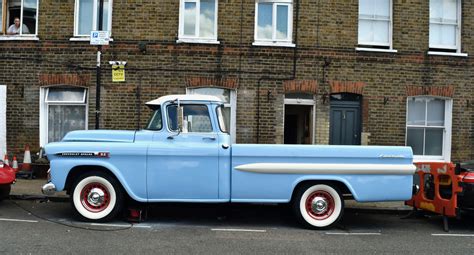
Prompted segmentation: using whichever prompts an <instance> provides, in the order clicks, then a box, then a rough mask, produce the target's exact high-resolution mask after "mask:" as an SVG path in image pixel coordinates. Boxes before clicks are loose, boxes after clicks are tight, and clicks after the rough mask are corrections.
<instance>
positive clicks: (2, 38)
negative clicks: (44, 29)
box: [0, 35, 39, 41]
mask: <svg viewBox="0 0 474 255" xmlns="http://www.w3.org/2000/svg"><path fill="white" fill-rule="evenodd" d="M0 41H39V38H38V37H36V36H8V35H5V36H0Z"/></svg>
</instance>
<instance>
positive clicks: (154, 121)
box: [146, 107, 163, 131]
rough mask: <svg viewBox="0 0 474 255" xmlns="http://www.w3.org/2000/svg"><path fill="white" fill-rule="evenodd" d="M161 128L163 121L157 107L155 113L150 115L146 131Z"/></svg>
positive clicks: (159, 108)
mask: <svg viewBox="0 0 474 255" xmlns="http://www.w3.org/2000/svg"><path fill="white" fill-rule="evenodd" d="M162 127H163V120H162V117H161V107H158V108H157V109H156V110H155V112H154V113H153V114H152V115H151V118H150V120H149V121H148V125H147V126H146V129H148V130H155V131H158V130H161V128H162Z"/></svg>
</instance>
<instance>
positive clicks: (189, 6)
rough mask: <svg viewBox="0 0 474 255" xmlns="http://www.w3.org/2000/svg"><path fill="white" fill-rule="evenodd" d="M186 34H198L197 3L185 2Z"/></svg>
mask: <svg viewBox="0 0 474 255" xmlns="http://www.w3.org/2000/svg"><path fill="white" fill-rule="evenodd" d="M183 33H184V34H185V35H193V36H194V35H196V3H193V2H185V3H184V31H183Z"/></svg>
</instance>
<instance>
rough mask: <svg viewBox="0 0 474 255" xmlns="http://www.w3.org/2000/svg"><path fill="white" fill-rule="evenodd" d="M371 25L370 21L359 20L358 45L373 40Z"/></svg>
mask: <svg viewBox="0 0 474 255" xmlns="http://www.w3.org/2000/svg"><path fill="white" fill-rule="evenodd" d="M372 23H373V21H370V20H359V43H367V42H372V41H373V40H374V33H373V30H372Z"/></svg>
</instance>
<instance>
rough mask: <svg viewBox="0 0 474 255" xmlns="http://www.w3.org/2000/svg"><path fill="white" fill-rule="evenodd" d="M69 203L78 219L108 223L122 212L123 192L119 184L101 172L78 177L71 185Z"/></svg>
mask: <svg viewBox="0 0 474 255" xmlns="http://www.w3.org/2000/svg"><path fill="white" fill-rule="evenodd" d="M71 194H72V195H71V203H72V206H73V208H74V209H75V211H76V213H77V214H78V215H79V216H80V218H82V219H85V220H88V221H98V222H104V221H109V220H111V219H113V218H115V216H117V214H118V213H120V212H121V210H122V205H123V191H122V188H121V185H120V183H119V182H118V181H117V180H116V179H115V178H112V177H111V176H109V175H108V174H105V173H102V172H92V173H87V174H85V175H82V176H80V177H79V178H78V179H77V180H76V182H75V183H74V184H73V189H72V193H71Z"/></svg>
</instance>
